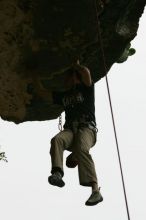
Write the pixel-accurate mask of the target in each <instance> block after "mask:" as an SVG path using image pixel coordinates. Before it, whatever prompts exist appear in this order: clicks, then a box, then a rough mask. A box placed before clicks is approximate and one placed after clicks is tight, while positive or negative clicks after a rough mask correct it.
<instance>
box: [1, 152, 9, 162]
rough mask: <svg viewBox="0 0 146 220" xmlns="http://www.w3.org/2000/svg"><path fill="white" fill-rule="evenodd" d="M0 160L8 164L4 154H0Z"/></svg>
mask: <svg viewBox="0 0 146 220" xmlns="http://www.w3.org/2000/svg"><path fill="white" fill-rule="evenodd" d="M1 160H3V161H5V162H8V160H7V157H6V156H5V152H0V161H1Z"/></svg>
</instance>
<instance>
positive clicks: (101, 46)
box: [94, 0, 130, 220]
mask: <svg viewBox="0 0 146 220" xmlns="http://www.w3.org/2000/svg"><path fill="white" fill-rule="evenodd" d="M94 1H95V9H96V16H97V31H98V37H99V43H100V48H101V55H102V60H103V66H104V73H105V78H106V85H107V92H108V98H109V104H110V110H111V116H112V122H113V128H114V135H115V141H116V147H117V153H118V160H119V166H120V172H121V178H122V185H123V191H124V197H125V205H126V211H127V217H128V220H130V213H129V207H128V200H127V195H126V187H125V181H124V175H123V169H122V163H121V156H120V151H119V144H118V138H117V131H116V125H115V119H114V113H113V107H112V101H111V95H110V88H109V83H108V77H107V68H106V60H105V55H104V49H103V42H102V38H101V31H100V23H99V19H98V10H97V1H96V0H94Z"/></svg>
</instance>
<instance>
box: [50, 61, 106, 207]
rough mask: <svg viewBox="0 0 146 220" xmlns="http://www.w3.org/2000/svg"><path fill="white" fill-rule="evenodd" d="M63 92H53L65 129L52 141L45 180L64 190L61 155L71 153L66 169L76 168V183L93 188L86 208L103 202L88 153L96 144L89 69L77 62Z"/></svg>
mask: <svg viewBox="0 0 146 220" xmlns="http://www.w3.org/2000/svg"><path fill="white" fill-rule="evenodd" d="M65 87H66V90H65V92H53V93H52V99H53V103H54V104H59V105H62V106H63V108H64V110H65V124H64V130H63V131H61V132H59V133H58V134H57V135H56V136H55V137H53V138H52V140H51V148H50V155H51V162H52V170H51V175H50V176H49V177H48V181H49V183H50V184H51V185H54V186H58V187H63V186H64V185H65V183H64V181H63V176H64V170H63V152H64V150H69V151H71V152H72V153H71V154H70V155H69V156H68V158H67V160H66V165H67V166H68V167H75V166H78V174H79V182H80V185H82V186H89V187H91V189H92V192H91V195H90V197H89V198H88V200H87V201H86V203H85V204H86V205H88V206H92V205H96V204H97V203H99V202H101V201H102V200H103V197H102V195H101V193H100V189H99V186H98V181H97V176H96V171H95V165H94V162H93V159H92V157H91V155H90V153H89V150H90V148H91V147H93V146H94V145H95V143H96V134H97V128H96V119H95V105H94V83H93V81H92V78H91V74H90V70H89V69H88V68H87V67H86V66H83V65H80V62H79V60H77V61H76V62H75V63H74V64H73V68H72V69H71V71H70V73H69V74H68V75H67V77H66V79H65Z"/></svg>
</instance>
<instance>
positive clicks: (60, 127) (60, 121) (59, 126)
mask: <svg viewBox="0 0 146 220" xmlns="http://www.w3.org/2000/svg"><path fill="white" fill-rule="evenodd" d="M58 129H59V131H62V130H63V128H62V115H60V116H59V123H58Z"/></svg>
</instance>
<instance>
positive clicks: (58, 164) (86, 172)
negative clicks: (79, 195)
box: [50, 127, 97, 186]
mask: <svg viewBox="0 0 146 220" xmlns="http://www.w3.org/2000/svg"><path fill="white" fill-rule="evenodd" d="M95 142H96V132H95V131H94V130H91V129H89V128H88V127H82V128H79V129H78V131H77V132H76V133H73V131H72V130H70V129H64V130H63V131H61V132H59V133H58V134H57V135H56V136H55V137H53V138H52V140H51V149H50V154H51V160H52V171H51V172H52V173H54V172H55V171H60V172H61V173H62V175H63V174H64V173H63V152H64V150H69V151H72V152H73V154H74V155H75V157H76V159H77V160H78V172H79V181H80V184H81V185H83V186H91V183H92V182H95V183H97V177H96V171H95V166H94V162H93V160H92V157H91V155H90V154H89V150H90V148H91V147H93V146H94V144H95Z"/></svg>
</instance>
